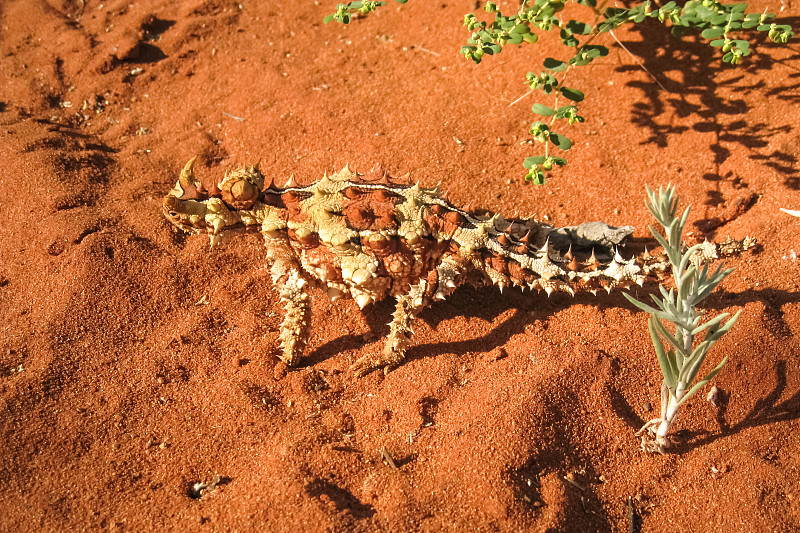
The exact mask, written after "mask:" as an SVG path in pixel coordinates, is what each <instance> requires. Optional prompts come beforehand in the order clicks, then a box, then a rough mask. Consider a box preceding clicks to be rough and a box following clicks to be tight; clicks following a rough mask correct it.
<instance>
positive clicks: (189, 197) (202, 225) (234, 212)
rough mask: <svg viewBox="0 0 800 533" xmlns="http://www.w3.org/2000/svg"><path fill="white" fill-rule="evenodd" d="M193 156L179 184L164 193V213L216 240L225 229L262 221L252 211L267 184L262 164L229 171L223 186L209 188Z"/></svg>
mask: <svg viewBox="0 0 800 533" xmlns="http://www.w3.org/2000/svg"><path fill="white" fill-rule="evenodd" d="M196 159H197V157H193V158H192V159H190V160H189V162H188V163H186V166H185V167H184V168H183V170H181V173H180V176H179V177H178V182H177V183H176V184H175V187H173V188H172V190H171V191H169V193H168V194H167V195H166V196H165V197H164V200H163V202H162V207H163V210H164V216H165V217H166V218H167V220H169V221H170V222H171V223H172V224H173V225H175V226H176V227H177V228H179V229H181V230H183V231H186V232H188V233H208V234H209V235H210V236H211V240H212V243H213V242H214V240H215V237H216V236H217V235H218V234H219V233H220V232H221V231H222V230H224V229H226V228H231V229H237V228H238V229H246V228H247V227H248V226H254V225H255V224H256V223H257V222H258V221H257V220H256V218H257V217H254V216H253V213H252V212H251V211H248V210H249V209H250V208H252V207H253V205H254V204H255V203H256V201H257V200H258V198H259V197H260V195H261V190H262V189H263V186H264V176H263V175H262V174H261V172H260V171H259V169H258V165H255V166H252V167H242V168H239V169H237V170H235V171H233V172H232V173H230V174H226V175H225V177H224V178H223V180H222V181H221V182H220V184H219V186H217V187H212V188H211V190H207V189H206V188H205V187H204V186H203V184H202V183H200V182H199V181H198V180H197V179H196V178H195V175H194V163H195V160H196Z"/></svg>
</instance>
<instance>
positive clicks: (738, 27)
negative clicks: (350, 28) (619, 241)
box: [325, 0, 794, 184]
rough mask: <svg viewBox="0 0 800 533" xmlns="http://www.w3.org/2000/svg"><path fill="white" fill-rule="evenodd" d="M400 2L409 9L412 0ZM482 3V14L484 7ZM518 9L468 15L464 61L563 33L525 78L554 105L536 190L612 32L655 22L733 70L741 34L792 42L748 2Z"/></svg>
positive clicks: (487, 5) (547, 108)
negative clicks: (585, 74)
mask: <svg viewBox="0 0 800 533" xmlns="http://www.w3.org/2000/svg"><path fill="white" fill-rule="evenodd" d="M395 1H396V2H398V3H401V4H404V3H405V2H406V1H407V0H395ZM568 2H571V3H573V4H579V5H580V6H583V8H577V9H570V10H569V13H570V15H571V16H572V15H580V14H581V10H583V13H585V17H584V19H585V20H577V19H571V18H564V17H562V16H559V15H560V13H561V11H563V10H564V8H565V6H566V4H567V3H568ZM385 4H386V2H367V1H362V2H348V3H344V4H338V6H337V9H336V13H333V14H331V15H328V16H327V17H325V22H330V21H334V20H335V21H338V22H342V23H345V24H346V23H348V22H350V20H351V15H353V14H355V13H361V14H364V15H366V14H367V13H370V12H372V11H374V10H375V8H377V7H380V6H383V5H385ZM476 4H477V6H478V7H479V6H480V4H481V2H476ZM503 4H512V2H504V3H503ZM513 4H518V8H517V7H514V8H513V9H516V13H513V14H503V12H502V11H501V8H500V7H498V3H497V2H483V9H484V10H485V11H486V12H487V13H490V14H492V15H494V20H488V21H487V20H479V18H478V17H477V16H476V15H475V14H474V13H468V14H466V15H465V16H464V25H465V26H466V27H467V29H468V30H469V31H471V32H472V36H471V37H470V38H469V40H468V41H467V44H466V45H464V46H462V47H461V54H462V55H464V57H466V58H467V59H470V60H472V61H474V62H475V63H480V62H481V61H482V60H483V59H484V58H485V57H487V56H492V55H496V54H499V53H500V52H502V50H503V48H505V47H506V46H508V45H532V44H534V43H536V42H537V41H538V40H539V35H540V34H554V33H555V32H558V39H559V40H560V41H561V44H562V45H563V47H564V48H563V50H564V51H563V53H562V54H560V55H561V56H562V57H561V59H559V58H553V57H546V58H545V59H544V61H543V62H542V65H543V67H544V70H543V71H541V72H540V73H539V74H535V73H533V72H528V74H527V76H526V78H525V83H526V85H527V86H528V87H529V89H530V91H532V92H533V91H536V92H541V93H543V94H544V95H546V96H549V97H552V100H548V103H551V102H552V105H545V104H542V103H536V104H533V108H532V110H533V112H534V113H535V114H537V115H541V116H542V117H544V119H545V120H537V121H535V122H534V123H533V124H531V126H530V128H529V132H530V134H531V136H532V137H533V140H534V142H536V143H540V144H541V145H542V146H543V149H544V155H535V156H532V157H528V158H526V159H525V161H524V162H523V166H524V167H525V168H527V169H528V172H527V174H526V176H525V180H526V181H532V182H534V183H537V184H541V183H544V179H545V175H546V174H547V173H549V172H550V171H551V170H552V169H553V168H554V167H555V166H564V165H565V164H566V163H567V160H566V159H564V158H563V157H555V156H553V155H552V154H551V153H550V152H551V150H554V149H558V150H560V151H567V150H569V149H570V147H571V146H572V141H571V140H570V139H569V138H568V137H567V136H565V135H563V134H562V133H559V132H558V131H556V130H557V129H558V128H559V127H561V126H564V125H567V126H569V125H573V124H575V123H576V122H583V121H584V117H582V116H581V115H580V114H579V104H580V103H581V102H582V101H583V99H584V94H583V92H582V91H580V90H578V89H576V88H574V87H569V86H567V85H566V84H565V83H566V80H567V78H568V76H569V73H570V72H571V71H572V69H574V68H575V67H582V66H585V65H588V64H589V63H591V62H593V61H594V60H595V59H598V58H601V57H605V56H607V55H608V52H609V50H608V48H607V47H606V46H605V45H604V43H605V44H608V43H607V40H606V41H603V38H605V37H607V36H609V35H610V36H611V37H613V38H614V39H616V36H614V34H613V31H614V30H615V29H617V28H619V27H620V26H623V25H627V24H638V23H641V22H644V21H645V20H647V19H651V20H657V21H658V22H660V23H661V24H664V25H665V26H668V27H669V28H670V31H671V33H672V34H673V35H674V36H676V37H680V36H682V35H684V34H687V33H698V32H699V33H700V35H701V37H703V38H704V39H708V40H709V41H710V43H709V44H710V45H711V46H714V47H718V48H720V49H721V51H722V61H723V62H725V63H728V64H730V65H736V64H738V63H739V62H740V61H741V59H742V58H743V57H746V56H748V55H750V54H751V52H752V49H751V45H750V42H749V41H747V40H746V39H744V38H741V36H740V35H737V34H740V33H741V32H742V30H753V29H755V30H757V31H760V32H764V33H766V34H767V37H768V38H769V39H771V40H772V41H774V42H776V43H781V44H783V43H786V42H787V41H788V40H789V39H790V38H791V37H792V36H793V35H794V33H793V32H792V28H791V27H790V26H787V25H785V24H776V23H774V22H772V20H773V19H774V18H775V15H773V14H772V13H767V12H766V11H765V12H764V13H747V3H746V2H739V3H732V4H723V3H720V2H718V1H717V0H689V1H688V2H685V3H683V4H682V5H679V4H678V3H676V2H674V1H670V2H667V3H666V4H664V5H661V3H660V2H658V1H657V0H654V1H651V0H645V1H643V2H641V3H635V2H634V3H633V5H631V6H630V7H617V6H615V7H609V4H610V2H609V1H608V0H601V1H600V2H598V0H520V1H519V2H513ZM506 13H508V11H506ZM518 100H519V99H518ZM565 100H566V101H565ZM564 104H566V105H564Z"/></svg>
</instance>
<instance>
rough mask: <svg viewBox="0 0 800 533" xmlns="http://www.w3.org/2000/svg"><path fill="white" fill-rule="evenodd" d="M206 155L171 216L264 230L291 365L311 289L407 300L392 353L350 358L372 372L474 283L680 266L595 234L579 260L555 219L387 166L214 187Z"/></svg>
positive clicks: (249, 172)
mask: <svg viewBox="0 0 800 533" xmlns="http://www.w3.org/2000/svg"><path fill="white" fill-rule="evenodd" d="M195 159H196V158H193V159H191V160H190V161H189V162H188V163H187V164H186V166H185V167H184V169H183V170H182V171H181V173H180V177H179V179H178V183H177V184H176V185H175V187H174V188H173V189H172V190H171V191H170V192H169V194H168V195H167V196H166V197H165V198H164V201H163V208H164V214H165V216H166V218H167V219H168V220H169V221H170V222H172V223H173V224H174V225H175V226H177V227H178V228H180V229H182V230H184V231H187V232H191V233H207V234H208V235H209V236H210V239H211V244H212V246H213V245H214V243H215V242H216V241H217V240H218V239H219V238H220V235H224V234H227V233H235V232H237V231H248V230H249V231H258V232H261V233H262V234H263V235H264V244H265V245H266V248H267V263H268V266H269V269H270V273H271V275H272V280H273V282H274V284H275V286H276V287H277V288H278V290H279V291H280V296H281V299H282V300H283V301H284V302H285V304H286V314H285V316H284V319H283V323H282V325H281V329H280V341H281V348H282V352H283V353H282V355H280V356H279V357H280V359H282V360H283V361H284V362H285V363H286V364H287V365H288V366H295V365H297V364H298V363H299V361H300V358H301V356H302V352H303V349H304V347H305V343H306V339H307V338H308V328H309V325H310V318H311V303H310V301H309V295H308V287H309V286H318V287H321V288H322V289H324V290H325V291H326V292H327V293H328V296H330V297H331V298H332V299H333V300H337V299H339V298H345V297H348V296H349V297H351V298H353V299H354V300H355V301H356V303H357V304H358V306H359V307H360V308H362V309H363V308H364V307H365V306H366V305H368V304H370V303H372V302H375V301H378V300H382V299H384V298H385V297H387V296H390V295H391V296H394V297H395V298H396V299H397V305H396V308H395V311H394V315H393V318H392V322H391V323H390V324H389V326H390V329H389V335H388V338H387V339H386V344H385V346H384V349H383V351H382V352H379V353H376V354H369V355H366V356H363V357H361V358H360V359H358V360H357V361H356V362H355V363H354V364H353V365H352V367H351V368H352V370H353V371H354V372H355V374H356V375H358V376H363V375H364V374H367V373H369V372H370V371H372V370H375V369H379V368H382V369H384V371H388V370H389V369H391V368H393V367H396V366H398V365H399V364H400V363H401V362H402V361H403V359H404V357H405V352H406V348H407V347H408V344H409V339H410V337H411V334H412V330H411V323H412V321H413V319H414V317H415V315H416V314H418V313H419V312H420V311H421V310H422V309H423V308H425V307H426V306H427V305H428V304H429V303H430V302H431V301H432V300H443V299H444V298H446V297H447V296H448V295H449V294H450V293H452V292H453V290H454V289H455V288H456V287H458V286H459V285H461V284H464V283H466V282H471V283H474V284H479V285H480V284H490V285H497V286H498V287H499V288H500V290H501V291H502V289H503V288H504V287H506V286H521V287H522V288H523V289H525V288H529V289H531V290H533V289H537V290H544V291H545V292H546V293H547V294H548V295H550V294H551V293H552V292H553V291H563V292H568V293H570V294H574V293H575V292H576V291H590V292H592V293H596V292H597V291H598V290H599V289H605V290H607V291H609V292H610V291H611V289H614V288H627V287H629V286H631V285H632V284H633V283H636V284H639V285H641V284H642V283H643V282H644V280H645V279H646V278H653V279H659V278H661V277H663V276H665V275H666V274H667V273H668V271H669V269H670V264H669V262H668V261H666V258H665V257H664V256H655V255H651V254H649V253H647V252H646V251H645V253H644V254H641V255H639V256H637V257H634V258H632V259H630V260H627V261H626V260H624V259H623V258H622V257H621V256H620V254H619V253H618V252H616V251H614V252H613V253H612V254H611V255H610V256H609V260H608V261H606V260H602V261H601V260H599V259H598V256H597V255H595V252H594V246H592V245H593V244H595V243H591V244H590V248H592V253H591V256H590V257H589V258H588V260H585V261H578V259H577V257H576V255H577V253H575V254H574V253H573V251H572V250H571V249H569V250H566V251H562V252H564V253H561V252H559V251H558V250H556V249H555V247H554V246H553V243H552V237H551V235H554V233H553V232H554V230H555V228H553V227H552V226H549V225H547V224H543V223H540V222H536V221H534V220H525V219H516V218H515V219H510V220H507V219H504V218H503V217H502V216H500V215H496V214H493V213H488V212H486V213H480V212H469V211H466V210H463V209H459V208H457V207H454V206H453V205H451V204H450V203H449V202H448V201H447V200H446V199H444V198H443V197H442V195H441V194H440V192H439V189H438V188H433V189H427V188H422V187H420V186H419V185H413V186H411V185H406V184H404V185H399V184H395V183H392V181H391V180H390V179H389V178H388V176H387V175H386V174H385V173H382V172H380V171H374V170H373V171H372V172H371V173H369V174H367V175H357V174H356V173H354V172H352V171H350V170H349V169H348V168H347V167H345V168H344V169H342V170H341V171H340V172H338V173H336V174H333V175H331V176H325V177H323V178H322V179H321V180H320V181H318V182H316V183H313V184H311V185H306V186H301V185H299V184H297V183H296V182H295V181H294V180H293V179H291V178H290V180H289V182H288V183H286V184H285V185H284V186H283V187H279V186H277V185H275V184H274V183H272V182H270V183H269V184H266V183H265V179H264V176H263V174H262V173H261V171H260V170H259V168H258V165H256V166H252V167H242V168H239V169H237V170H235V171H233V172H231V173H230V174H226V175H225V177H224V178H223V179H222V181H221V182H220V183H219V184H218V185H217V186H215V187H209V188H208V189H206V188H205V187H204V186H203V185H202V184H201V183H200V182H199V181H198V180H197V179H196V178H195V175H194V162H195ZM611 229H613V228H611ZM753 242H754V240H752V239H745V240H743V241H736V240H728V241H726V242H725V243H722V244H713V243H708V242H707V243H706V244H705V245H704V248H703V250H702V252H701V253H702V255H703V258H704V259H710V258H716V257H720V256H722V255H732V254H736V253H740V252H741V251H742V250H744V249H747V248H748V247H750V246H751V245H752V243H753ZM597 246H598V247H601V246H600V245H599V244H597ZM606 248H607V247H606ZM612 257H613V258H612Z"/></svg>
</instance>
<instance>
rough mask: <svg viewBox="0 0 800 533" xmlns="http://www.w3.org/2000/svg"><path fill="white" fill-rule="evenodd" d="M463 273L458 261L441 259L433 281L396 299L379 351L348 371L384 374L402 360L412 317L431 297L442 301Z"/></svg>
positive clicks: (410, 330) (363, 373)
mask: <svg viewBox="0 0 800 533" xmlns="http://www.w3.org/2000/svg"><path fill="white" fill-rule="evenodd" d="M463 271H464V268H463V266H462V263H461V262H458V261H456V260H454V259H445V260H443V261H442V262H441V263H440V264H439V266H438V267H437V268H436V271H435V272H436V277H435V279H434V280H430V279H422V280H420V282H419V283H417V284H416V285H412V286H411V288H410V289H409V291H408V292H407V293H406V294H403V295H401V296H399V297H398V298H397V305H396V306H395V309H394V314H393V315H392V322H391V323H390V324H389V336H388V337H387V339H386V344H385V346H384V348H383V351H382V352H379V353H377V354H368V355H365V356H363V357H361V358H359V359H358V360H357V361H356V362H355V363H353V365H352V366H351V367H350V369H351V370H352V371H353V372H354V373H355V374H356V376H358V377H362V376H364V375H366V374H369V373H370V372H372V371H373V370H377V369H379V368H383V371H384V373H387V372H388V371H389V370H391V369H392V368H395V367H397V366H398V365H400V363H402V362H403V360H404V359H405V356H406V348H408V344H409V340H410V338H411V335H412V334H413V331H412V329H411V322H412V321H413V320H414V318H415V316H416V314H417V313H418V312H419V311H421V310H422V309H423V308H425V307H426V306H427V305H428V304H429V303H430V301H431V298H434V299H437V300H444V299H445V298H446V297H447V296H448V295H449V294H450V293H451V292H453V290H454V289H455V288H456V286H457V283H456V279H457V278H458V277H459V275H460V274H461V273H462V272H463Z"/></svg>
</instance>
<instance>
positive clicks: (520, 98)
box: [508, 91, 533, 107]
mask: <svg viewBox="0 0 800 533" xmlns="http://www.w3.org/2000/svg"><path fill="white" fill-rule="evenodd" d="M532 92H533V91H528V92H526V93H525V94H523V95H522V96H520V97H519V98H517V99H516V100H514V101H513V102H511V103H510V104H508V107H511V106H512V105H514V104H516V103H517V102H519V101H520V100H522V99H523V98H525V97H526V96H528V95H529V94H531V93H532Z"/></svg>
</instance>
